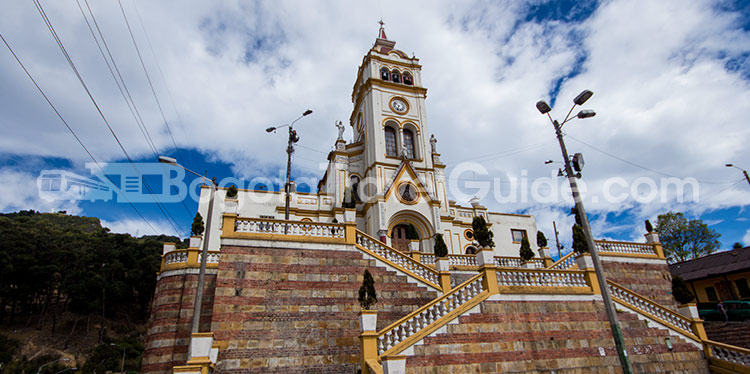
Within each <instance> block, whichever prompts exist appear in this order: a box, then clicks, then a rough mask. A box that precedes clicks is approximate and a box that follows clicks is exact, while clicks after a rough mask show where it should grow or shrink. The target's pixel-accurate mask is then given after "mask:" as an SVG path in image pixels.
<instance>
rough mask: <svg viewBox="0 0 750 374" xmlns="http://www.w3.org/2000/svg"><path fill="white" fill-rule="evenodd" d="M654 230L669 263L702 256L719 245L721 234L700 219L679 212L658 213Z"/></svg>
mask: <svg viewBox="0 0 750 374" xmlns="http://www.w3.org/2000/svg"><path fill="white" fill-rule="evenodd" d="M656 230H657V231H658V232H659V239H660V240H661V244H662V247H663V248H664V255H666V256H667V261H668V262H670V263H674V262H680V261H686V260H690V259H694V258H698V257H703V256H705V255H709V254H711V253H714V252H716V251H717V250H718V249H719V247H720V246H721V243H720V242H719V240H718V239H719V237H720V236H721V234H719V233H718V232H716V231H715V230H713V229H710V228H709V227H708V225H706V224H705V223H703V221H701V220H700V219H691V220H688V219H687V218H685V215H684V214H682V213H680V212H678V213H674V212H669V213H665V214H660V215H659V218H658V221H657V223H656Z"/></svg>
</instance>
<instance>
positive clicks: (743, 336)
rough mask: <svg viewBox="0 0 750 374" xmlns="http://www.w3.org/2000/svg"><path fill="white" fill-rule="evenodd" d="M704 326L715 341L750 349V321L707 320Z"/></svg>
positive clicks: (709, 336)
mask: <svg viewBox="0 0 750 374" xmlns="http://www.w3.org/2000/svg"><path fill="white" fill-rule="evenodd" d="M703 326H704V327H705V328H706V335H708V338H709V339H711V340H713V341H717V342H721V343H724V344H731V345H736V346H738V347H743V348H748V349H750V322H726V323H725V322H714V321H705V322H704V323H703Z"/></svg>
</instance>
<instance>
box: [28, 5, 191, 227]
mask: <svg viewBox="0 0 750 374" xmlns="http://www.w3.org/2000/svg"><path fill="white" fill-rule="evenodd" d="M33 1H34V5H35V6H36V8H37V11H38V12H39V15H40V16H41V17H42V19H43V20H44V23H45V24H46V25H47V28H48V29H49V31H50V33H51V34H52V37H53V38H54V39H55V41H56V42H57V45H58V47H59V48H60V51H61V52H62V54H63V56H64V57H65V59H66V60H67V61H68V65H70V68H71V69H72V70H73V72H74V73H75V75H76V77H77V78H78V81H79V82H80V83H81V85H82V86H83V89H84V90H85V91H86V94H87V95H88V97H89V99H90V100H91V102H92V103H93V104H94V107H95V108H96V110H97V112H98V113H99V116H100V117H101V118H102V120H103V121H104V124H105V125H106V126H107V129H109V132H110V134H111V135H112V137H114V138H115V141H116V142H117V144H118V145H119V146H120V149H121V150H122V152H123V153H124V154H125V157H126V158H127V159H128V161H129V162H130V165H131V166H132V167H133V170H134V171H135V172H136V173H137V174H138V176H139V177H140V179H141V181H142V182H143V186H144V187H146V190H147V191H148V192H149V196H151V198H152V199H153V200H154V202H155V203H156V206H157V207H158V208H159V210H160V211H161V213H162V214H163V215H164V217H165V218H167V221H168V222H169V223H170V225H172V228H174V230H175V232H178V233H179V232H180V230H179V229H178V228H177V226H178V225H177V221H176V220H175V219H174V217H172V215H171V214H169V212H168V211H167V210H166V209H165V208H164V207H163V206H162V204H161V203H160V202H159V201H158V199H156V196H155V194H154V192H153V190H152V189H151V187H150V186H149V184H148V183H147V182H146V181H145V180H144V179H143V176H142V175H141V173H140V171H138V168H136V167H135V163H134V162H133V159H132V158H131V157H130V154H128V152H127V150H125V147H124V146H123V144H122V142H121V141H120V139H119V137H118V136H117V134H116V133H115V131H114V129H112V126H111V125H110V124H109V121H108V120H107V118H106V116H105V115H104V112H103V111H102V110H101V108H100V107H99V104H98V103H97V102H96V100H95V99H94V96H93V95H92V94H91V91H90V90H89V88H88V86H87V85H86V82H85V81H84V80H83V77H82V76H81V74H80V72H79V71H78V68H77V67H76V65H75V63H74V62H73V60H72V58H71V57H70V55H69V54H68V51H67V49H66V48H65V46H64V45H63V43H62V40H61V39H60V37H59V36H58V35H57V31H56V30H55V28H54V26H53V25H52V22H51V21H50V19H49V18H48V17H47V14H46V12H45V11H44V7H43V6H42V4H41V3H40V2H39V0H33Z"/></svg>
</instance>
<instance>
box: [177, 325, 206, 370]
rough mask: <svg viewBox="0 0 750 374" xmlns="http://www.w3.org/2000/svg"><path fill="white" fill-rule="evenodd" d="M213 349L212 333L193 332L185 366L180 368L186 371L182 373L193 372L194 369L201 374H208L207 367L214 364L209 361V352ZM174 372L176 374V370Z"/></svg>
mask: <svg viewBox="0 0 750 374" xmlns="http://www.w3.org/2000/svg"><path fill="white" fill-rule="evenodd" d="M213 348H214V333H212V332H194V333H193V334H192V336H191V337H190V346H189V347H188V360H187V366H186V367H182V368H185V369H186V370H185V371H183V372H195V370H194V369H195V368H199V372H200V373H201V374H208V372H209V367H210V366H211V365H212V364H214V362H212V361H211V355H212V354H211V353H212V352H211V351H212V349H213ZM191 368H192V369H191ZM175 372H177V370H175Z"/></svg>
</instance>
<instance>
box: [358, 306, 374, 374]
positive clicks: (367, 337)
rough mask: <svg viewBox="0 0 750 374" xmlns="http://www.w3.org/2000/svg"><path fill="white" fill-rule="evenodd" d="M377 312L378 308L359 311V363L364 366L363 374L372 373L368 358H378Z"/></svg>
mask: <svg viewBox="0 0 750 374" xmlns="http://www.w3.org/2000/svg"><path fill="white" fill-rule="evenodd" d="M377 313H378V312H377V311H376V310H363V311H361V312H359V321H360V322H359V330H360V334H359V353H360V354H359V364H360V366H361V367H362V374H371V373H372V372H371V371H370V369H369V368H368V367H367V361H368V360H375V361H377V360H378V332H377V331H375V326H376V325H377V318H378V314H377Z"/></svg>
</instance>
